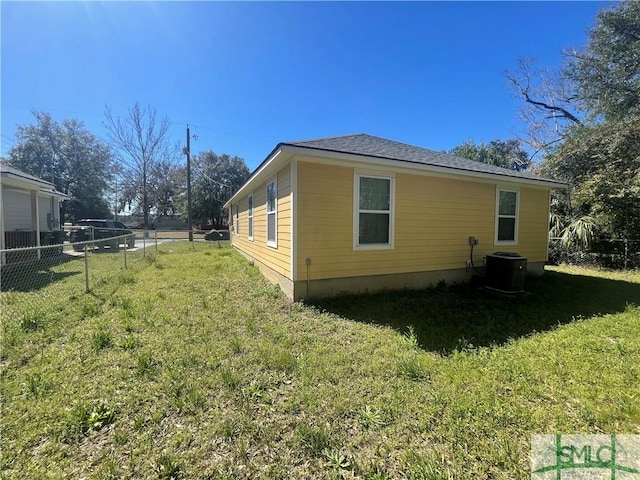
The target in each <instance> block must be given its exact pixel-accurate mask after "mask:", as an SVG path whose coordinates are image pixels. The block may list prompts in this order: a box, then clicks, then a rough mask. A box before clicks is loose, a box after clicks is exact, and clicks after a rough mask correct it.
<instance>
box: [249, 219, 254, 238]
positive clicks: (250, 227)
mask: <svg viewBox="0 0 640 480" xmlns="http://www.w3.org/2000/svg"><path fill="white" fill-rule="evenodd" d="M249 236H250V237H253V217H249Z"/></svg>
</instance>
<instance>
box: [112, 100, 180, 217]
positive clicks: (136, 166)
mask: <svg viewBox="0 0 640 480" xmlns="http://www.w3.org/2000/svg"><path fill="white" fill-rule="evenodd" d="M104 115H105V123H104V124H105V127H106V129H107V132H108V137H109V139H110V140H111V142H112V144H113V145H112V146H113V147H114V149H115V150H116V151H117V152H118V157H119V160H120V161H121V163H122V167H123V168H122V172H123V174H122V182H123V185H122V196H121V197H120V203H121V205H124V204H130V205H132V206H133V207H134V208H135V209H136V210H138V211H141V212H142V216H143V219H144V220H143V222H144V227H145V228H148V226H149V212H150V210H151V208H153V207H154V206H155V200H156V197H157V195H156V194H155V193H156V192H155V191H154V185H157V184H159V183H161V182H159V181H158V180H159V179H156V178H154V176H156V175H158V174H159V172H163V171H166V169H165V168H160V166H162V165H164V166H166V165H174V164H175V162H176V158H177V154H178V147H177V146H176V145H173V144H171V143H170V140H169V120H168V119H167V118H163V119H162V120H160V121H159V122H158V121H157V120H156V110H155V109H154V108H151V107H149V106H147V107H146V108H142V107H141V106H140V104H139V103H137V102H136V104H135V105H134V106H133V107H132V108H130V109H129V110H128V112H127V116H126V117H124V118H120V117H118V116H114V115H113V113H112V111H111V108H109V107H106V108H105V112H104Z"/></svg>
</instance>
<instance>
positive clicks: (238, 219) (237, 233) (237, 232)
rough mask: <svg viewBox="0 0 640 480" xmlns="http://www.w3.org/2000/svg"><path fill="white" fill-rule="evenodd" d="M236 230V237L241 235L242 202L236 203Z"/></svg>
mask: <svg viewBox="0 0 640 480" xmlns="http://www.w3.org/2000/svg"><path fill="white" fill-rule="evenodd" d="M235 225H236V228H235V232H234V233H235V234H236V236H239V235H240V202H238V203H236V223H235Z"/></svg>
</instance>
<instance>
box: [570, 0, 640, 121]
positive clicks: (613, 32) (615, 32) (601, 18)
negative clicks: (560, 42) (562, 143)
mask: <svg viewBox="0 0 640 480" xmlns="http://www.w3.org/2000/svg"><path fill="white" fill-rule="evenodd" d="M568 55H569V63H568V65H567V67H566V70H565V71H566V75H567V77H568V78H569V79H571V80H572V81H573V82H574V83H575V86H576V92H575V99H576V100H578V101H579V102H581V103H583V104H584V106H585V109H586V110H587V111H588V112H590V113H591V115H592V116H598V115H603V116H604V117H605V118H606V119H607V120H623V119H629V118H632V117H634V116H637V115H639V114H640V2H638V1H637V0H628V1H625V2H620V3H618V4H617V5H616V6H615V7H614V8H611V9H607V10H603V11H602V12H600V13H599V14H598V16H597V18H596V23H595V25H594V27H593V28H592V29H591V30H590V33H589V42H588V44H587V46H586V48H585V49H584V51H577V50H574V51H572V52H569V54H568Z"/></svg>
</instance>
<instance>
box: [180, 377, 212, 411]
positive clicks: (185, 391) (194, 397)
mask: <svg viewBox="0 0 640 480" xmlns="http://www.w3.org/2000/svg"><path fill="white" fill-rule="evenodd" d="M173 395H174V397H175V405H176V407H177V408H178V410H179V411H181V412H186V413H192V414H193V413H196V412H198V411H199V410H201V409H202V407H204V405H205V397H204V395H203V393H202V390H201V389H199V388H198V387H197V386H196V385H195V384H194V383H192V382H187V383H185V384H179V385H175V386H174V387H173Z"/></svg>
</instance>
